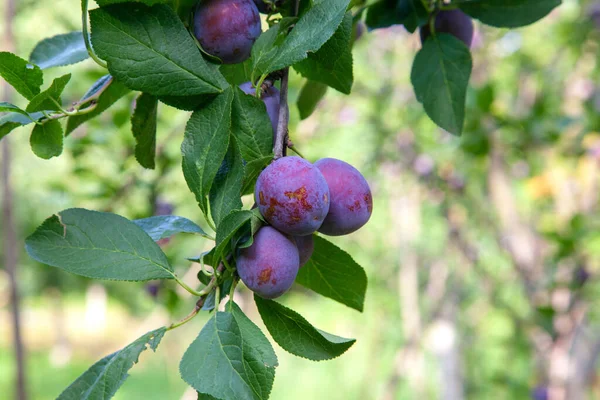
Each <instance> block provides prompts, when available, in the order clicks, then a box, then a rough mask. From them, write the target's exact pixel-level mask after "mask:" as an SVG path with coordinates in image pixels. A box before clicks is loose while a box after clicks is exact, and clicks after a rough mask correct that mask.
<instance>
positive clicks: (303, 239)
mask: <svg viewBox="0 0 600 400" xmlns="http://www.w3.org/2000/svg"><path fill="white" fill-rule="evenodd" d="M294 240H295V241H296V246H297V247H298V254H300V266H301V267H302V266H303V265H304V264H306V263H307V262H308V260H309V259H310V256H312V253H313V251H314V250H315V240H314V239H313V235H306V236H294Z"/></svg>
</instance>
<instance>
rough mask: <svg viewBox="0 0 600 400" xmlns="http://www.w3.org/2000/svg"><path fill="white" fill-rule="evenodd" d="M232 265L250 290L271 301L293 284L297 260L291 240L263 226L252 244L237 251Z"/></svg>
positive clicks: (297, 264) (293, 243)
mask: <svg viewBox="0 0 600 400" xmlns="http://www.w3.org/2000/svg"><path fill="white" fill-rule="evenodd" d="M236 263H237V272H238V274H239V275H240V278H241V279H242V282H244V284H245V285H246V286H247V287H248V288H249V289H250V290H252V291H253V292H254V293H256V294H257V295H259V296H260V297H263V298H265V299H274V298H276V297H279V296H281V295H282V294H284V293H285V292H287V291H288V289H289V288H290V287H291V286H292V284H293V283H294V280H295V279H296V275H297V274H298V268H300V257H299V255H298V248H297V247H296V243H295V242H294V241H293V239H292V238H291V237H289V236H287V235H284V234H283V233H281V232H279V231H278V230H276V229H275V228H272V227H270V226H264V227H262V228H260V230H259V231H258V232H257V233H256V235H255V236H254V242H253V243H252V245H251V246H250V247H248V248H246V249H242V250H241V251H240V254H239V256H238V258H237V261H236Z"/></svg>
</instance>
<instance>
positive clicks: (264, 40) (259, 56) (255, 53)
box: [242, 24, 283, 83]
mask: <svg viewBox="0 0 600 400" xmlns="http://www.w3.org/2000/svg"><path fill="white" fill-rule="evenodd" d="M280 32H281V24H275V25H273V26H272V27H270V28H269V29H267V30H266V31H264V32H263V33H261V35H260V36H259V37H258V39H256V42H254V45H252V57H251V58H250V60H251V61H252V71H253V73H256V72H258V69H259V68H264V66H265V65H267V64H268V63H269V61H270V60H271V59H273V57H275V55H276V54H277V52H278V51H279V48H278V47H277V46H276V44H275V43H276V42H277V39H278V38H279V39H281V36H280ZM282 35H283V33H282ZM253 73H251V74H250V76H252V74H253ZM255 79H258V76H256V77H255ZM242 83H243V82H242Z"/></svg>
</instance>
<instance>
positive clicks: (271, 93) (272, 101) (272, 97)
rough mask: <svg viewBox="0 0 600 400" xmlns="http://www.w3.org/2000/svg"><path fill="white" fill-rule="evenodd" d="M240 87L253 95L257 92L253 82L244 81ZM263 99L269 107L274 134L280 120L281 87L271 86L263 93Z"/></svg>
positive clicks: (268, 112) (268, 111)
mask: <svg viewBox="0 0 600 400" xmlns="http://www.w3.org/2000/svg"><path fill="white" fill-rule="evenodd" d="M240 89H242V91H243V92H244V93H246V94H250V95H252V96H254V95H255V94H256V88H255V87H253V86H252V82H246V83H242V84H241V85H240ZM261 100H262V101H263V103H265V106H266V107H267V114H269V119H270V120H271V126H272V127H273V135H275V132H277V121H278V120H279V89H277V88H276V87H275V86H271V87H269V88H268V89H267V90H265V91H264V92H263V93H262V95H261Z"/></svg>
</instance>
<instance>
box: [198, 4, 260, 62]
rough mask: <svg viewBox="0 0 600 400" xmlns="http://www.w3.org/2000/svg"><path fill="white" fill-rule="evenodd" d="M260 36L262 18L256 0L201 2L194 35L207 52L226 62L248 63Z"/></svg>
mask: <svg viewBox="0 0 600 400" xmlns="http://www.w3.org/2000/svg"><path fill="white" fill-rule="evenodd" d="M260 34H261V27H260V15H259V14H258V9H257V8H256V4H254V1H252V0H205V1H201V2H200V3H198V7H197V8H196V14H195V16H194V35H195V36H196V39H198V42H200V45H201V46H202V48H203V49H204V51H206V52H207V53H208V54H210V55H213V56H215V57H218V58H219V59H221V61H223V63H225V64H237V63H241V62H244V61H246V60H247V59H248V58H249V57H250V52H251V50H252V45H253V44H254V42H255V41H256V39H257V38H258V37H259V36H260Z"/></svg>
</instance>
